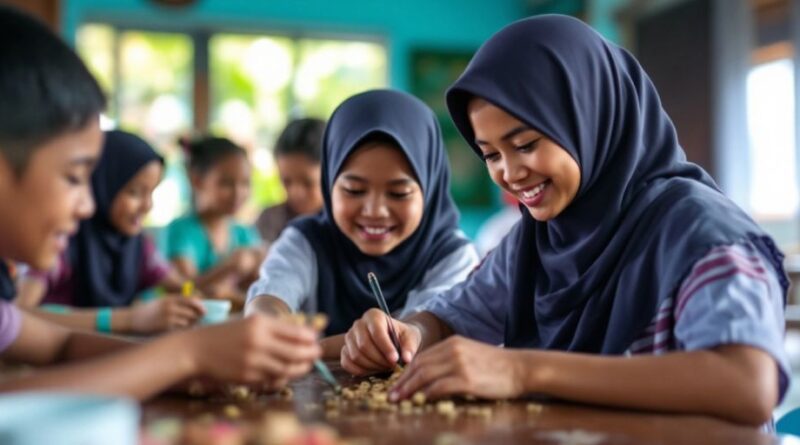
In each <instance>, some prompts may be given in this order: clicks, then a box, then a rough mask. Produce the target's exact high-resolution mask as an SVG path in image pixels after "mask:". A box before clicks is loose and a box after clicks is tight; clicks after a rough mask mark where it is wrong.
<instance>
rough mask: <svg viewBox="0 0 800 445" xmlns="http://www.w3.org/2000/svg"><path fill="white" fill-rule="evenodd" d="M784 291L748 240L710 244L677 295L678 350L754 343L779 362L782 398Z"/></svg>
mask: <svg viewBox="0 0 800 445" xmlns="http://www.w3.org/2000/svg"><path fill="white" fill-rule="evenodd" d="M784 297H785V296H784V290H783V288H782V287H781V285H780V282H779V281H778V275H777V271H775V270H774V268H773V267H772V266H771V265H770V263H769V261H767V260H766V259H765V258H764V257H763V256H762V254H761V253H760V252H759V251H758V250H757V249H756V248H755V246H753V245H752V244H735V245H729V246H721V247H717V248H714V249H712V250H711V251H710V252H709V253H708V254H707V255H706V256H704V257H703V258H702V259H701V260H700V261H698V262H697V263H695V265H694V267H693V268H692V270H691V272H690V273H689V275H688V277H687V278H686V279H685V280H684V281H683V283H682V284H681V287H680V288H679V290H678V292H677V295H676V297H675V305H674V311H673V317H674V320H675V327H674V336H675V338H674V342H675V348H676V349H678V350H685V351H691V350H699V349H710V348H714V347H717V346H720V345H726V344H741V345H747V346H752V347H755V348H758V349H761V350H763V351H764V352H766V353H767V354H769V355H770V356H771V357H772V358H773V359H774V360H775V362H776V363H777V365H778V374H779V375H778V376H777V378H778V382H779V387H780V397H781V398H783V395H784V394H785V391H786V388H787V386H788V381H789V380H788V376H789V375H790V372H791V371H790V368H789V364H788V359H787V357H786V352H785V351H784V348H783V334H784V328H785V322H784V301H785V299H784Z"/></svg>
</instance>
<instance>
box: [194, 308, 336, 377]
mask: <svg viewBox="0 0 800 445" xmlns="http://www.w3.org/2000/svg"><path fill="white" fill-rule="evenodd" d="M180 335H183V336H184V337H183V338H184V342H185V344H186V347H187V348H188V349H189V357H191V359H192V364H193V368H194V370H195V374H198V375H201V376H207V377H211V378H215V379H219V380H225V381H235V382H239V383H246V384H255V383H258V384H263V385H265V386H268V387H269V388H271V389H276V388H278V387H280V386H282V385H285V384H286V383H287V382H288V381H289V380H290V379H294V378H297V377H300V376H302V375H305V374H306V373H308V371H309V370H310V369H311V366H312V364H313V362H314V360H316V359H317V358H319V357H320V354H321V353H322V351H321V349H320V347H319V344H318V343H317V332H316V331H314V330H313V329H312V328H310V327H306V326H298V325H295V324H292V323H289V322H287V321H283V320H279V319H277V318H273V317H269V316H266V315H262V314H253V315H251V316H249V317H247V318H243V319H240V320H236V321H232V322H227V323H222V324H218V325H213V326H209V327H204V328H199V329H194V330H191V331H186V332H184V333H181V334H180Z"/></svg>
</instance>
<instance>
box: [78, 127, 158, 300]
mask: <svg viewBox="0 0 800 445" xmlns="http://www.w3.org/2000/svg"><path fill="white" fill-rule="evenodd" d="M152 161H159V162H163V160H162V159H161V157H160V156H159V155H158V154H157V153H156V152H155V151H154V150H153V148H152V147H151V146H150V145H149V144H148V143H147V142H145V141H143V140H142V139H141V138H139V137H138V136H134V135H132V134H130V133H125V132H122V131H109V132H106V134H105V143H104V146H103V153H102V155H101V156H100V160H99V162H98V164H97V166H96V167H95V170H94V173H92V193H93V195H94V199H95V203H96V207H97V208H96V210H95V213H94V216H92V218H90V219H87V220H85V221H83V222H81V225H80V228H79V229H78V233H76V234H75V236H74V237H73V238H72V239H71V240H70V244H69V248H68V250H67V254H68V259H69V262H70V264H71V265H72V268H73V270H74V271H75V274H76V277H77V280H76V285H77V288H76V289H75V298H76V301H75V302H74V304H75V305H76V306H81V307H98V306H127V305H129V304H130V303H131V301H133V298H134V297H135V296H136V292H137V291H138V283H139V276H140V273H141V270H140V266H141V263H142V236H143V235H141V234H140V235H137V236H132V237H130V236H126V235H123V234H121V233H119V232H118V231H117V230H116V229H114V227H113V226H112V225H111V222H110V220H109V218H110V212H111V203H112V202H113V201H114V197H115V196H117V194H118V193H119V192H120V191H121V190H122V188H123V187H124V186H125V185H126V184H127V183H128V181H130V180H131V179H132V178H133V177H134V176H136V174H137V173H138V172H139V171H140V170H141V169H142V168H143V167H144V166H145V165H147V164H149V163H150V162H152Z"/></svg>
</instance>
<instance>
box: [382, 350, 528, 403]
mask: <svg viewBox="0 0 800 445" xmlns="http://www.w3.org/2000/svg"><path fill="white" fill-rule="evenodd" d="M524 367H525V366H524V362H523V361H522V360H521V358H520V357H519V356H518V354H517V353H516V351H514V350H511V349H504V348H500V347H497V346H490V345H487V344H485V343H480V342H477V341H474V340H469V339H466V338H464V337H459V336H454V337H450V338H448V339H447V340H444V341H443V342H441V343H439V344H437V345H435V346H433V347H431V348H430V349H427V350H425V351H424V352H422V353H420V354H419V355H418V356H417V357H416V358H415V359H414V361H413V362H411V363H410V364H409V365H408V366H407V367H406V369H405V372H403V374H402V376H401V377H400V379H399V380H398V381H397V383H396V384H395V386H394V387H392V389H391V392H390V394H389V396H390V398H391V399H392V400H400V399H405V398H408V397H410V396H412V395H413V394H414V393H415V392H417V391H422V392H424V393H425V396H426V397H428V398H431V399H436V398H441V397H445V396H450V395H454V394H460V395H473V396H477V397H482V398H486V399H506V398H513V397H519V396H521V395H523V394H524V387H523V379H522V376H523V374H522V373H524V372H525V369H524Z"/></svg>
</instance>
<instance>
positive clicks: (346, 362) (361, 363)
mask: <svg viewBox="0 0 800 445" xmlns="http://www.w3.org/2000/svg"><path fill="white" fill-rule="evenodd" d="M392 324H393V325H394V329H395V332H396V333H397V337H398V340H399V341H400V348H401V350H402V351H403V352H402V354H403V361H404V362H406V363H410V362H411V359H413V358H414V354H416V353H417V350H418V349H419V345H420V342H421V341H422V334H421V333H420V331H419V328H417V327H416V326H414V325H411V324H406V323H403V322H401V321H399V320H395V319H392ZM398 358H399V357H398V356H397V349H396V348H395V347H394V344H393V343H392V339H391V337H390V336H389V324H388V322H387V317H386V314H384V313H383V312H382V311H380V310H378V309H370V310H368V311H367V312H365V313H364V315H363V316H362V317H361V318H360V319H359V320H356V322H355V323H353V326H352V327H351V328H350V330H349V331H347V334H345V337H344V347H343V348H342V354H341V363H342V368H344V369H345V370H346V371H347V372H349V373H351V374H353V375H365V374H374V373H376V372H381V371H387V370H392V369H394V367H395V366H396V364H397V360H398Z"/></svg>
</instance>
